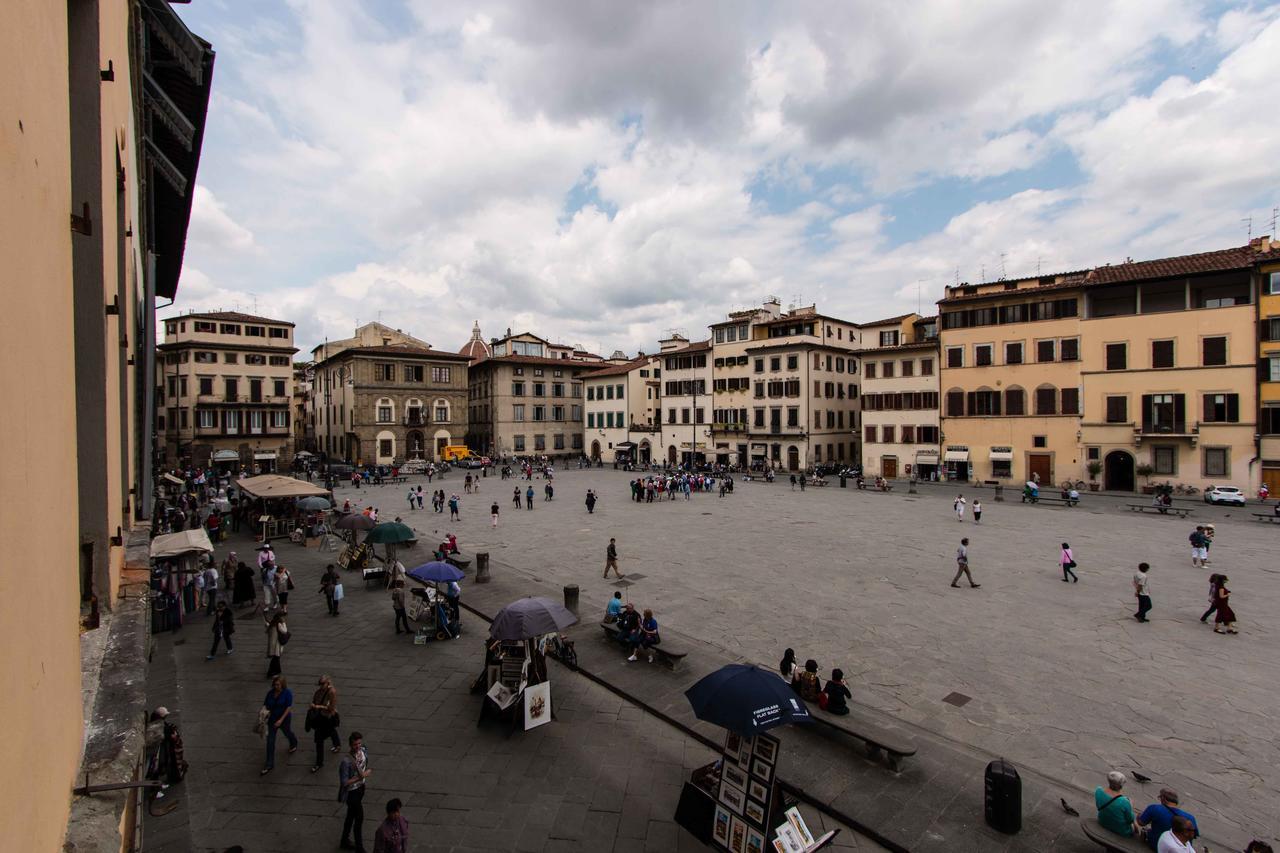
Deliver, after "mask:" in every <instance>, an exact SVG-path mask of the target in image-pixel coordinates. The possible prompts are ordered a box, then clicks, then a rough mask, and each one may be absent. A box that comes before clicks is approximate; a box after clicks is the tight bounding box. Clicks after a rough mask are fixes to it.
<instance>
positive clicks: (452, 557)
mask: <svg viewBox="0 0 1280 853" xmlns="http://www.w3.org/2000/svg"><path fill="white" fill-rule="evenodd" d="M444 561H445V562H446V563H448V564H449V565H451V566H456V567H457V569H458V571H460V572H465V571H466V570H467V569H469V568H471V558H470V557H468V556H467V555H466V554H464V553H462V552H461V551H459V552H458V553H457V554H446V555H445V557H444Z"/></svg>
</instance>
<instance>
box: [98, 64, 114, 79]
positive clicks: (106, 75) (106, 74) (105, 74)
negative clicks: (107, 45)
mask: <svg viewBox="0 0 1280 853" xmlns="http://www.w3.org/2000/svg"><path fill="white" fill-rule="evenodd" d="M98 73H99V74H101V75H102V82H104V83H113V82H115V79H116V66H115V62H113V61H112V60H110V59H108V60H107V67H106V70H104V71H99V72H98Z"/></svg>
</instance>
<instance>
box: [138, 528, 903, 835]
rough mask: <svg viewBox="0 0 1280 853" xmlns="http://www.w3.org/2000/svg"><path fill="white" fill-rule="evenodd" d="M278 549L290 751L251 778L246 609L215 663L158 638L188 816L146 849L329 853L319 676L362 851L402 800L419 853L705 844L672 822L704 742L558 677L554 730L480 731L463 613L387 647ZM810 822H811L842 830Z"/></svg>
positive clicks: (260, 648) (199, 619)
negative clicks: (286, 576)
mask: <svg viewBox="0 0 1280 853" xmlns="http://www.w3.org/2000/svg"><path fill="white" fill-rule="evenodd" d="M419 521H420V519H419ZM417 526H418V527H419V529H422V528H423V527H424V525H423V524H422V523H418V524H417ZM228 544H229V546H230V547H232V548H235V549H236V550H237V551H238V552H239V553H240V555H241V556H242V557H244V556H246V555H249V554H251V552H252V548H253V543H252V542H250V541H248V539H247V538H243V537H238V538H235V539H233V540H232V542H231V543H228ZM421 551H422V549H418V550H417V551H415V552H411V553H412V554H419V552H421ZM218 553H219V556H222V554H224V553H225V548H223V547H220V548H219V552H218ZM277 553H278V555H279V558H280V560H281V562H282V563H283V564H285V565H287V566H289V567H290V568H291V570H292V571H293V573H294V577H295V582H296V583H297V589H296V590H295V591H294V592H293V594H292V596H291V600H290V608H289V609H290V614H291V618H290V620H289V621H290V626H291V632H292V634H293V637H292V639H291V641H290V643H289V645H288V646H287V647H286V649H285V654H284V672H285V675H286V676H287V678H288V679H289V682H290V686H291V688H292V689H293V690H294V692H295V697H296V698H295V707H297V706H299V705H300V706H301V708H299V710H298V715H299V716H298V718H297V720H296V723H295V726H294V728H295V733H296V734H297V735H298V737H299V749H298V752H297V753H296V754H293V755H288V754H286V752H285V747H284V745H283V740H282V743H281V745H279V746H278V747H277V749H278V752H277V758H276V769H275V770H274V771H273V772H272V773H271V774H269V775H267V776H265V777H262V776H259V774H258V771H259V769H260V768H261V767H262V762H263V742H262V741H261V740H260V739H259V738H258V736H256V735H254V734H252V732H251V731H250V729H251V727H252V724H253V721H254V719H255V717H256V710H257V708H258V706H259V705H260V704H261V702H262V697H263V695H264V694H265V693H266V691H267V687H268V682H267V680H266V678H265V677H264V676H265V672H266V660H265V658H264V657H263V655H264V654H265V636H264V632H263V628H262V623H261V622H260V621H256V620H255V618H252V617H251V614H250V612H249V611H247V610H245V611H240V612H239V613H238V614H237V616H238V618H237V633H236V636H235V639H236V651H235V653H234V654H233V655H231V656H229V657H228V656H226V655H223V654H219V656H218V657H217V659H216V660H214V661H212V662H206V661H205V660H204V656H205V654H206V653H207V651H208V642H209V639H210V634H209V622H208V619H207V618H206V617H204V616H203V615H196V616H193V617H190V618H189V620H188V622H187V624H186V625H185V626H184V628H183V629H182V630H181V631H180V632H177V633H165V634H160V635H157V636H156V637H155V643H156V647H155V653H154V656H153V663H152V671H151V674H150V682H149V685H148V687H149V689H148V699H149V702H150V703H151V704H153V705H156V704H165V705H167V706H168V707H169V708H170V709H171V710H172V711H173V712H174V714H175V719H176V720H177V721H178V722H179V724H180V725H181V727H182V732H183V737H184V741H185V747H186V757H187V760H188V761H189V762H190V763H191V770H190V772H189V773H188V776H187V779H186V781H185V782H184V783H183V785H181V786H178V787H176V788H173V789H171V790H170V792H169V793H168V799H169V800H170V801H174V800H180V801H181V803H182V804H181V805H180V806H179V807H178V808H177V809H176V810H174V811H173V812H172V813H171V814H168V815H165V816H162V817H158V818H152V817H150V816H148V817H147V818H146V825H145V830H144V839H145V841H144V846H145V849H146V850H147V851H148V853H170V851H172V853H188V851H222V850H224V849H226V848H227V847H228V846H230V845H233V844H239V845H242V846H243V847H244V849H245V850H246V851H249V853H266V851H316V850H330V849H336V848H337V842H338V836H339V831H340V828H341V823H342V815H343V813H344V808H343V807H342V806H341V805H340V804H339V803H338V802H337V801H336V793H337V760H336V759H338V758H339V756H336V755H332V754H329V753H326V756H325V758H326V766H325V767H324V769H323V770H322V771H320V772H319V773H317V774H315V775H312V774H311V773H310V772H308V771H309V768H310V765H311V763H312V760H313V756H314V746H313V741H312V739H311V736H310V735H309V734H307V733H305V732H303V730H302V716H303V714H304V712H305V706H306V703H307V701H308V700H309V698H310V695H311V691H312V690H313V689H314V684H315V680H316V678H317V677H318V675H319V674H320V673H321V672H325V673H328V674H330V675H332V677H333V678H334V681H335V684H336V685H337V686H338V689H339V710H340V713H341V715H342V732H341V733H342V736H343V737H344V738H345V736H346V734H347V733H348V732H350V731H351V730H353V729H356V730H359V731H360V732H361V733H362V734H363V735H364V737H365V741H366V744H367V746H368V748H369V751H370V759H371V766H372V768H373V770H374V773H373V776H372V777H371V779H370V789H369V794H368V796H367V798H366V804H365V805H366V820H365V843H366V847H368V848H369V849H372V833H373V830H374V828H375V826H376V822H377V821H378V820H380V819H381V817H380V813H381V812H382V805H383V804H384V803H385V802H386V800H387V799H389V798H390V797H392V796H397V797H400V798H401V799H402V800H403V801H404V804H405V807H404V814H405V816H406V817H407V818H408V820H409V821H410V824H411V828H412V836H413V850H415V851H417V853H423V851H470V850H519V851H562V850H565V851H568V850H581V851H601V850H606V851H607V850H616V851H683V850H693V849H702V848H701V845H700V844H698V842H696V841H695V840H694V839H693V838H692V836H690V835H689V834H688V833H686V832H684V831H683V830H681V829H678V828H677V826H676V825H675V824H674V823H673V816H674V813H675V807H676V801H677V799H678V796H679V791H680V785H681V783H682V782H683V780H684V779H686V778H688V775H689V771H690V770H691V769H692V768H694V767H698V766H701V765H703V764H705V763H707V762H708V761H710V760H713V758H714V754H713V753H712V752H711V751H710V750H709V749H708V748H707V747H706V746H704V745H703V744H701V743H699V742H698V741H697V740H695V739H693V738H690V737H687V736H685V735H683V734H681V733H680V732H678V731H677V730H675V729H673V728H672V727H671V726H670V725H668V724H667V723H664V722H662V721H660V720H658V719H657V718H655V717H653V716H651V715H649V714H646V713H644V712H643V711H641V710H640V709H639V708H637V707H636V706H635V705H633V704H631V703H629V702H627V701H624V700H623V699H620V698H619V697H618V696H616V695H615V694H614V693H611V692H610V691H609V690H607V689H605V688H604V687H601V686H599V685H597V684H595V683H593V682H591V681H589V680H587V679H585V678H583V677H582V676H579V675H576V674H573V673H570V672H568V671H566V670H564V669H562V668H559V667H558V666H555V668H553V670H552V683H553V706H554V709H555V713H556V717H557V719H556V720H555V721H554V722H553V723H551V724H549V725H547V726H543V727H541V728H538V729H536V730H533V731H531V732H524V733H516V734H515V735H513V736H511V737H510V738H508V737H507V736H506V732H505V731H504V730H501V729H500V728H498V727H497V726H494V725H488V724H487V725H485V726H482V727H477V725H476V717H477V714H478V709H479V704H480V703H479V699H478V698H477V697H475V696H472V695H470V693H469V691H468V687H469V685H470V683H471V681H472V679H473V677H474V676H475V674H476V673H477V672H478V669H479V664H480V661H481V660H482V650H481V642H482V639H483V638H484V637H485V636H486V634H487V626H486V625H484V624H483V623H482V622H481V621H480V620H479V619H476V618H468V617H464V623H463V626H464V635H463V638H462V639H461V640H459V641H456V642H444V643H439V642H437V643H429V644H427V645H425V646H414V645H413V644H412V643H411V642H410V641H409V640H408V638H406V637H404V636H396V635H395V634H394V632H393V626H392V611H391V609H390V603H389V599H388V597H387V595H386V593H385V592H384V591H381V590H376V591H368V592H366V591H365V590H363V589H362V588H361V587H362V585H361V584H360V583H359V582H358V581H356V582H352V581H351V580H350V577H351V576H350V575H348V576H347V578H348V579H347V581H346V584H347V589H348V598H347V600H346V601H345V602H344V603H343V605H342V615H341V616H339V617H336V618H334V617H329V616H328V615H327V614H326V613H325V607H324V601H323V598H322V596H320V595H318V594H316V592H315V590H316V589H317V588H318V578H319V575H320V572H321V571H322V567H323V565H324V563H325V562H326V558H330V557H331V555H326V554H322V553H319V552H317V551H316V550H315V549H306V550H304V549H301V548H297V547H296V546H291V545H289V544H288V543H277ZM424 559H425V557H424ZM805 812H806V815H807V816H808V817H809V819H810V823H811V825H812V826H815V827H817V826H821V827H824V828H827V827H836V826H838V824H835V823H833V822H831V821H830V820H826V819H824V818H823V816H822V815H821V814H819V813H818V812H816V811H814V810H812V809H810V808H808V807H805ZM837 840H838V842H839V844H838V847H839V848H843V849H856V850H878V849H881V848H880V847H878V846H877V845H874V844H872V843H870V842H868V841H867V840H866V839H864V838H862V837H860V836H858V835H857V834H856V833H853V832H850V831H849V830H848V829H847V828H846V829H844V830H843V832H842V833H841V835H840V836H838V839H837Z"/></svg>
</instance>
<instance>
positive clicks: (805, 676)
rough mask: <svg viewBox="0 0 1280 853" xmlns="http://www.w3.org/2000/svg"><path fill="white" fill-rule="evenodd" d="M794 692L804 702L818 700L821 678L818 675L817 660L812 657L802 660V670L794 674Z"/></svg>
mask: <svg viewBox="0 0 1280 853" xmlns="http://www.w3.org/2000/svg"><path fill="white" fill-rule="evenodd" d="M796 692H797V693H799V694H800V698H801V699H803V700H804V701H806V702H817V701H819V699H818V697H819V696H820V695H821V693H822V679H821V678H819V677H818V662H817V661H816V660H814V659H813V658H809V660H807V661H805V662H804V672H802V673H800V674H799V675H798V676H796Z"/></svg>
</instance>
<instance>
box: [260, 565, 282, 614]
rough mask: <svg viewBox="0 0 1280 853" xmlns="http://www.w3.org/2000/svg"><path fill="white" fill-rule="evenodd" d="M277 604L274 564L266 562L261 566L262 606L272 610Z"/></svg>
mask: <svg viewBox="0 0 1280 853" xmlns="http://www.w3.org/2000/svg"><path fill="white" fill-rule="evenodd" d="M278 604H279V600H278V599H277V598H276V564H275V563H267V564H266V565H264V566H262V607H263V609H264V610H273V609H275V607H276V606H277V605H278Z"/></svg>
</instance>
